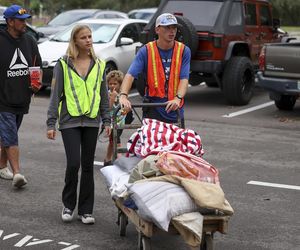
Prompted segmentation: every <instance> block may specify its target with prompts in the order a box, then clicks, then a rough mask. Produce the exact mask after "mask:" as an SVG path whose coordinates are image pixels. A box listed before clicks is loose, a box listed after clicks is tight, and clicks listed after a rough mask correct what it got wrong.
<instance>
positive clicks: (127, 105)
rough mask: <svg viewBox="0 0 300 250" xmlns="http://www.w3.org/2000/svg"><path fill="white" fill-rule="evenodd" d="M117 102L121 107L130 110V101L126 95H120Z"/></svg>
mask: <svg viewBox="0 0 300 250" xmlns="http://www.w3.org/2000/svg"><path fill="white" fill-rule="evenodd" d="M119 103H120V105H121V108H124V109H126V110H131V103H130V101H129V100H128V98H127V96H126V95H120V98H119Z"/></svg>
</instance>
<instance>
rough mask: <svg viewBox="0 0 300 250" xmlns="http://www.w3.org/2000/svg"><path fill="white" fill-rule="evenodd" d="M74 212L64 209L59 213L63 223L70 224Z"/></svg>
mask: <svg viewBox="0 0 300 250" xmlns="http://www.w3.org/2000/svg"><path fill="white" fill-rule="evenodd" d="M73 215H74V211H73V210H71V209H69V208H66V207H64V208H63V210H62V212H61V219H62V220H63V222H71V221H72V220H73Z"/></svg>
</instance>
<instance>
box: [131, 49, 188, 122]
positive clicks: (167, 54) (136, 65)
mask: <svg viewBox="0 0 300 250" xmlns="http://www.w3.org/2000/svg"><path fill="white" fill-rule="evenodd" d="M158 51H159V54H160V57H161V60H162V64H163V67H164V70H165V76H166V79H167V80H168V79H169V75H170V68H171V63H172V55H173V53H172V52H173V48H171V49H168V50H163V49H160V48H158ZM190 60H191V50H190V48H189V47H187V46H185V48H184V51H183V55H182V62H181V68H180V76H179V78H180V79H189V73H190ZM147 62H148V54H147V48H146V46H143V47H142V48H140V49H139V51H138V53H137V55H136V57H135V59H134V60H133V62H132V64H131V65H130V67H129V69H128V72H127V73H128V74H130V75H132V76H133V77H134V78H137V77H138V75H139V74H140V73H144V75H145V76H147V68H148V67H147ZM146 79H147V77H146ZM165 87H166V93H167V88H168V86H165ZM146 96H147V93H146ZM147 97H148V96H147ZM148 98H149V99H150V100H151V101H152V102H155V103H162V102H166V101H168V98H167V97H165V98H159V97H148ZM156 109H157V111H158V112H159V113H160V115H161V116H162V117H164V118H166V119H169V120H172V121H177V111H172V112H170V113H167V112H166V110H165V108H164V107H159V108H156ZM183 112H184V110H183V108H181V109H180V116H181V118H183Z"/></svg>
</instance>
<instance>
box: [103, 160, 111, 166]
mask: <svg viewBox="0 0 300 250" xmlns="http://www.w3.org/2000/svg"><path fill="white" fill-rule="evenodd" d="M110 165H113V164H112V161H104V164H103V167H105V166H110Z"/></svg>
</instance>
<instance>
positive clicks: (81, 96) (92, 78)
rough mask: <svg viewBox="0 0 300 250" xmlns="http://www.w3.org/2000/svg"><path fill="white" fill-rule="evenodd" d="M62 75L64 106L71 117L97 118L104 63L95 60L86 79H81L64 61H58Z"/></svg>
mask: <svg viewBox="0 0 300 250" xmlns="http://www.w3.org/2000/svg"><path fill="white" fill-rule="evenodd" d="M60 62H61V65H62V68H63V74H64V91H65V96H66V106H67V110H68V112H69V114H70V115H71V116H82V115H85V116H87V117H89V118H95V117H97V114H98V111H99V106H100V99H101V97H100V87H101V82H102V77H103V74H104V69H105V62H104V61H102V60H97V61H96V63H95V65H94V66H93V68H92V69H91V71H90V72H89V73H88V76H87V78H86V79H85V80H84V79H82V78H81V77H80V76H79V75H78V74H77V73H76V72H75V71H74V70H73V69H72V68H71V67H69V66H68V65H67V63H66V61H65V60H63V59H60Z"/></svg>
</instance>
